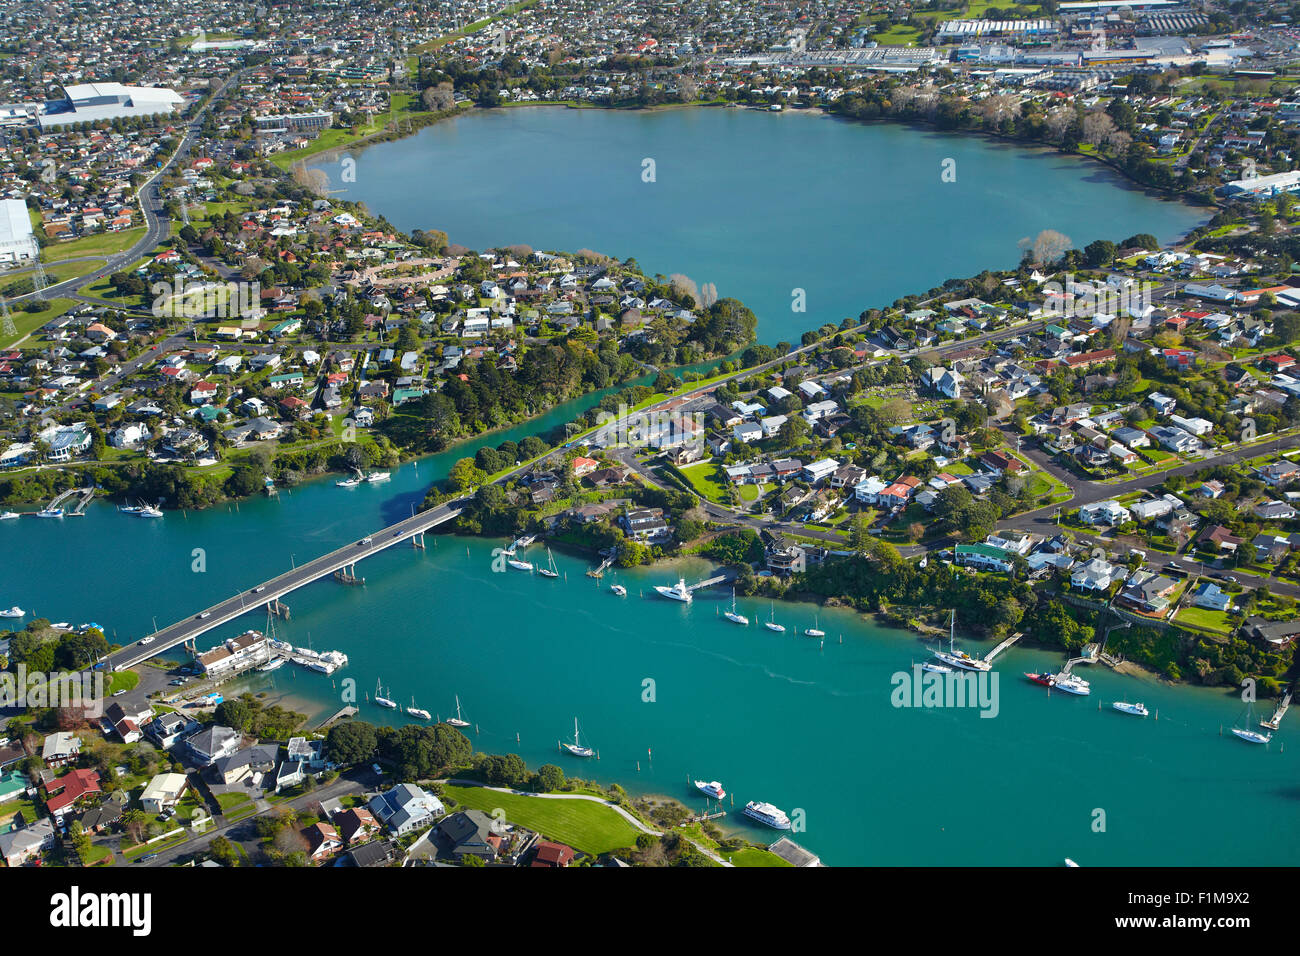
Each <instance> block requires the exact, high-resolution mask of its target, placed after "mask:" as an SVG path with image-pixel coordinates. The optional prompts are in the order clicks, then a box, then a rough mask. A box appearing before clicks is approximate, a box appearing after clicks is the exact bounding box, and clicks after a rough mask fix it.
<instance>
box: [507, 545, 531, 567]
mask: <svg viewBox="0 0 1300 956" xmlns="http://www.w3.org/2000/svg"><path fill="white" fill-rule="evenodd" d="M518 546H519V542H518V541H511V542H510V543H509V544H508V545H506V547H504V548H502V549H501V553H502V554H504V555H505V556H506V564H508V565H510V567H512V568H514V569H515V570H516V571H531V570H533V562H531V561H525V560H524V559H523V558H521V557H516V556H515V549H516V548H517V547H518Z"/></svg>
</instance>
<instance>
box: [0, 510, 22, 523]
mask: <svg viewBox="0 0 1300 956" xmlns="http://www.w3.org/2000/svg"><path fill="white" fill-rule="evenodd" d="M17 517H19V514H18V512H17V511H6V512H5V513H4V514H0V521H13V520H14V519H15V518H17Z"/></svg>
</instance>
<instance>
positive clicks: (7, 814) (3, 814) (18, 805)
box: [0, 800, 36, 827]
mask: <svg viewBox="0 0 1300 956" xmlns="http://www.w3.org/2000/svg"><path fill="white" fill-rule="evenodd" d="M20 813H21V814H22V815H23V822H24V823H35V822H36V805H35V804H33V803H32V802H31V801H30V800H10V801H9V802H8V803H0V827H7V826H8V825H9V822H10V821H11V820H13V818H14V817H15V816H16V815H18V814H20Z"/></svg>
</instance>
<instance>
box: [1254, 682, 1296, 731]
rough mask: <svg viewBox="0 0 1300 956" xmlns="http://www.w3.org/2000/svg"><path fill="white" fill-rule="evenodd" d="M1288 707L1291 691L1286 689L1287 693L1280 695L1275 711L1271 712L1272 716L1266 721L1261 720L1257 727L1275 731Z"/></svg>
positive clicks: (1289, 705)
mask: <svg viewBox="0 0 1300 956" xmlns="http://www.w3.org/2000/svg"><path fill="white" fill-rule="evenodd" d="M1290 707H1291V690H1290V688H1288V689H1287V692H1286V693H1285V694H1283V695H1282V699H1281V700H1280V701H1279V702H1278V705H1277V709H1276V710H1274V711H1273V716H1272V717H1270V718H1268V720H1261V721H1260V722H1259V725H1260V726H1261V727H1265V728H1267V729H1269V730H1277V728H1278V727H1279V726H1280V725H1281V723H1282V718H1283V717H1285V716H1286V712H1287V710H1289V709H1290Z"/></svg>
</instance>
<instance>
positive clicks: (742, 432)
mask: <svg viewBox="0 0 1300 956" xmlns="http://www.w3.org/2000/svg"><path fill="white" fill-rule="evenodd" d="M731 435H732V437H733V438H735V439H736V441H738V442H745V443H746V444H748V443H749V442H752V441H759V440H760V439H761V438H762V437H763V426H762V425H760V424H758V423H757V422H741V423H740V424H739V425H736V426H735V427H734V428H732V429H731Z"/></svg>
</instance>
